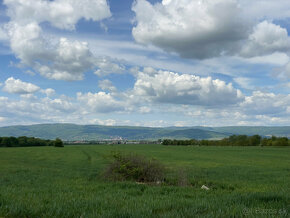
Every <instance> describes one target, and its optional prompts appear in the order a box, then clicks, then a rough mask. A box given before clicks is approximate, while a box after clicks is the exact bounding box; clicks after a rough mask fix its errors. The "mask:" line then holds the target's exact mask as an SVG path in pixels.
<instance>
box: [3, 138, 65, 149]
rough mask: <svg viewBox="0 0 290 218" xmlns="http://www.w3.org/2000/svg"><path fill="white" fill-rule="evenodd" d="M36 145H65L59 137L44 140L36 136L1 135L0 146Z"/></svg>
mask: <svg viewBox="0 0 290 218" xmlns="http://www.w3.org/2000/svg"><path fill="white" fill-rule="evenodd" d="M34 146H55V147H63V142H62V141H61V140H60V139H59V138H57V139H56V140H44V139H39V138H34V137H26V136H20V137H18V138H16V137H13V136H10V137H0V147H34Z"/></svg>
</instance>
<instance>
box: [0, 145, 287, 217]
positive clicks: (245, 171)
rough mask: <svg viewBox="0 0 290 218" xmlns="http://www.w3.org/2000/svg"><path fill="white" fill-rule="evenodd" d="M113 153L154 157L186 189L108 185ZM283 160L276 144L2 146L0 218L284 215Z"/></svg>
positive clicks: (129, 184)
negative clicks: (105, 176)
mask: <svg viewBox="0 0 290 218" xmlns="http://www.w3.org/2000/svg"><path fill="white" fill-rule="evenodd" d="M112 151H120V152H125V153H129V152H134V153H137V154H142V155H144V156H146V157H149V158H156V159H157V160H159V161H160V162H161V163H163V164H164V165H165V166H166V168H167V176H168V178H171V179H172V180H176V181H177V184H179V182H178V181H179V180H186V181H187V185H186V186H178V185H176V186H170V185H146V184H137V183H135V182H108V181H106V180H104V179H103V177H102V174H103V171H104V169H105V167H106V166H107V165H108V164H109V163H110V162H111V161H112V160H111V157H110V156H111V152H112ZM289 157H290V149H289V148H275V147H193V146H188V147H183V146H182V147H177V146H162V145H96V146H84V145H80V146H66V147H64V148H55V147H31V148H1V149H0V217H29V218H30V217H83V218H84V217H289V216H290V215H289V214H290V197H289V195H290V158H289ZM180 184H183V183H180ZM202 185H207V186H208V187H209V188H210V190H208V191H206V190H202V189H201V186H202Z"/></svg>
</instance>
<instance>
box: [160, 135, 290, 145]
mask: <svg viewBox="0 0 290 218" xmlns="http://www.w3.org/2000/svg"><path fill="white" fill-rule="evenodd" d="M162 144H163V145H182V146H187V145H203V146H204V145H206V146H290V140H289V139H288V138H286V137H275V136H272V137H271V138H263V139H262V137H261V136H259V135H253V136H246V135H232V136H230V137H229V138H224V139H222V140H205V139H203V140H196V139H191V140H176V139H174V140H170V139H164V140H163V142H162Z"/></svg>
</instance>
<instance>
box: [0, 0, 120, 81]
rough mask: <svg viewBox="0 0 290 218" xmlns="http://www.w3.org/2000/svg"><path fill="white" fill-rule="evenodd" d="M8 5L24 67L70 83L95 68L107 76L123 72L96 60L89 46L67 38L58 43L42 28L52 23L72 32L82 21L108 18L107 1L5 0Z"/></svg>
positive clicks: (9, 25) (14, 45) (14, 47)
mask: <svg viewBox="0 0 290 218" xmlns="http://www.w3.org/2000/svg"><path fill="white" fill-rule="evenodd" d="M4 4H5V5H6V6H7V14H8V16H9V17H10V22H9V23H7V24H6V25H5V28H6V31H7V33H8V36H9V38H10V46H11V50H12V51H13V53H14V54H15V55H16V57H17V58H18V59H20V61H21V65H20V66H22V67H30V68H32V69H33V70H34V71H36V72H38V73H40V74H41V75H43V76H44V77H46V78H49V79H55V80H68V81H72V80H82V79H83V77H84V73H85V72H87V71H89V70H92V69H93V68H94V69H95V68H99V70H101V71H102V72H101V73H104V74H108V72H109V71H114V72H117V71H118V70H119V71H120V70H121V67H120V66H119V65H117V64H114V63H112V62H109V61H107V58H103V59H101V58H95V57H94V56H93V55H92V53H91V51H90V50H89V47H88V43H86V42H80V41H77V40H74V41H73V40H68V39H66V38H60V39H59V40H58V42H57V43H55V39H52V38H50V37H48V36H47V35H46V34H45V33H44V32H43V30H42V28H41V23H42V22H50V23H51V24H52V25H53V26H55V27H57V28H61V29H68V30H72V29H74V28H75V24H76V23H77V22H78V20H80V19H81V18H84V19H86V20H90V19H91V20H93V21H99V20H102V19H104V18H107V17H109V16H111V13H110V9H109V6H108V4H107V1H106V0H84V1H77V0H57V1H47V0H25V1H24V0H5V1H4ZM118 67H119V68H118Z"/></svg>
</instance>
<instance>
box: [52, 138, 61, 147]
mask: <svg viewBox="0 0 290 218" xmlns="http://www.w3.org/2000/svg"><path fill="white" fill-rule="evenodd" d="M54 146H55V147H63V142H62V141H61V139H59V138H56V139H55V141H54Z"/></svg>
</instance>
